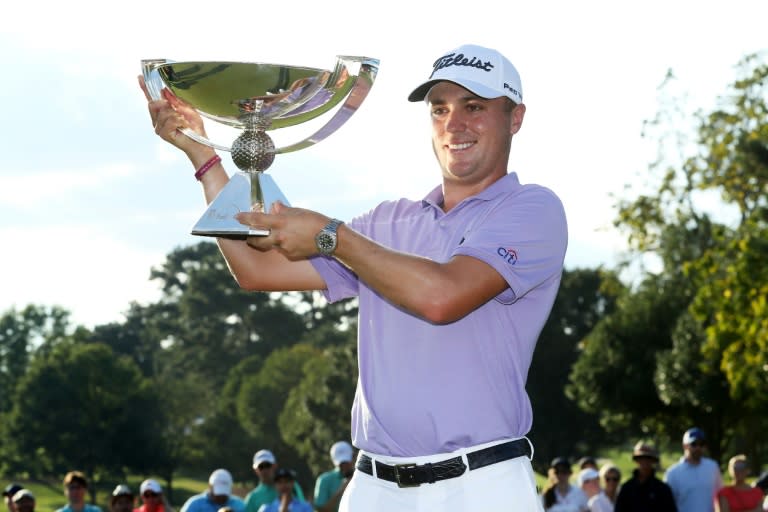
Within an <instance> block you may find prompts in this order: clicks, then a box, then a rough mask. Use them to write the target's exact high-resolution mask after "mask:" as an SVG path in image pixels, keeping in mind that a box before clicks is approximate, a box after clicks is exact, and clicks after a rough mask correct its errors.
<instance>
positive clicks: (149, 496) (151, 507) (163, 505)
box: [133, 478, 174, 512]
mask: <svg viewBox="0 0 768 512" xmlns="http://www.w3.org/2000/svg"><path fill="white" fill-rule="evenodd" d="M139 494H140V495H141V503H142V505H141V506H140V507H138V508H135V509H133V512H174V510H173V507H171V505H170V503H168V500H167V499H166V498H165V494H163V488H162V487H161V486H160V484H159V483H158V482H157V480H152V479H151V478H149V479H147V480H144V481H143V482H141V485H140V486H139Z"/></svg>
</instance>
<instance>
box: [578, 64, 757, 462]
mask: <svg viewBox="0 0 768 512" xmlns="http://www.w3.org/2000/svg"><path fill="white" fill-rule="evenodd" d="M739 73H740V76H739V78H737V80H736V81H735V82H734V83H733V84H732V86H731V88H730V90H729V91H728V93H727V94H726V95H724V96H723V97H722V98H721V99H720V102H719V105H718V107H717V108H716V109H714V110H713V111H712V112H711V113H709V114H703V113H701V112H700V113H698V114H697V115H696V116H695V118H694V119H696V121H697V124H698V125H697V126H696V133H697V135H698V137H697V139H696V140H695V141H694V142H693V143H691V142H690V141H689V140H687V138H686V137H685V136H680V135H679V132H678V134H677V135H675V134H673V135H675V136H673V137H670V136H669V134H668V133H662V136H661V137H658V140H659V146H660V147H663V146H665V142H668V141H670V140H671V141H677V148H676V149H677V151H678V155H677V161H674V159H673V158H672V157H670V155H673V154H674V153H673V152H668V153H667V155H666V156H665V157H664V158H660V159H659V160H658V161H657V162H654V163H653V164H652V166H651V171H652V172H651V173H650V174H649V176H650V177H652V178H654V177H656V178H658V181H657V183H655V185H654V184H651V185H650V187H649V188H650V191H649V192H648V193H645V194H642V195H640V196H638V197H636V198H634V199H629V200H623V201H621V202H620V203H619V215H618V218H617V221H616V223H617V225H618V226H619V227H621V228H622V229H624V230H625V231H626V233H627V237H628V240H629V242H630V247H631V249H632V251H631V253H630V255H629V257H630V259H632V260H634V261H644V262H647V261H649V260H648V258H647V255H652V256H653V258H652V259H651V261H652V260H654V259H655V261H656V262H657V265H656V266H657V270H655V272H653V273H652V272H649V271H648V270H647V268H646V267H639V268H641V270H642V271H644V272H645V275H643V276H641V277H640V278H639V279H638V280H637V281H638V282H640V283H641V284H640V285H639V286H638V287H637V288H636V290H633V291H632V292H631V293H630V294H629V295H628V297H627V299H626V300H622V302H621V303H620V308H619V309H620V310H621V311H619V312H618V314H617V315H612V316H611V317H610V318H608V319H606V320H605V322H604V323H601V325H598V328H597V329H596V332H595V333H593V335H591V336H590V337H588V339H587V341H589V342H591V344H593V345H596V347H595V349H594V352H592V351H591V350H589V353H587V351H585V355H586V356H587V357H586V359H585V361H584V362H583V364H582V362H581V361H580V362H579V365H580V366H579V368H578V372H580V374H574V376H573V378H572V383H573V393H574V395H575V396H577V397H578V398H579V400H580V403H581V405H582V406H583V407H587V408H592V409H595V408H599V407H603V408H605V410H604V412H603V420H604V421H605V422H608V423H611V422H613V423H615V424H616V425H619V424H622V425H628V424H631V423H633V422H635V423H636V424H638V425H643V426H644V427H645V428H648V429H652V428H655V429H658V430H661V431H663V429H664V426H665V425H670V421H671V420H672V419H673V418H676V419H677V421H678V422H682V421H685V422H693V423H696V424H699V425H708V427H707V428H708V429H709V430H710V433H711V435H712V440H713V441H715V447H714V448H715V454H716V455H719V454H720V453H722V452H724V451H725V450H732V449H733V447H735V446H745V445H749V448H750V454H751V456H752V457H755V456H757V457H760V456H761V454H762V456H763V457H764V456H765V453H766V443H764V442H762V443H759V442H758V443H751V444H750V443H744V442H743V439H744V437H749V436H753V437H758V436H754V434H755V433H756V432H760V431H762V430H764V428H765V427H766V426H768V425H767V424H766V420H765V419H762V418H764V416H765V415H764V414H761V413H760V411H764V410H765V408H766V406H768V399H766V398H765V392H764V391H765V389H767V388H768V372H766V371H765V368H766V363H767V362H768V321H767V320H766V317H767V315H766V313H768V309H767V308H766V306H765V303H766V299H765V297H766V296H767V295H768V272H767V271H766V267H765V265H764V263H763V262H764V261H765V260H766V256H768V245H767V244H766V242H765V240H766V234H768V233H766V225H767V224H768V222H767V221H768V214H766V211H767V208H768V199H766V198H767V197H768V195H767V194H766V192H768V144H767V143H766V140H768V116H767V115H766V114H768V107H767V106H766V97H767V95H766V83H767V81H766V79H767V78H768V66H766V65H765V63H764V62H763V59H762V57H761V56H757V55H753V56H748V57H747V58H745V59H744V60H743V61H742V62H741V63H740V68H739ZM673 78H674V77H673V76H672V75H671V74H670V75H669V77H668V79H669V80H668V82H667V84H665V86H666V85H668V84H669V83H670V82H672V80H673ZM669 104H670V105H674V104H675V103H674V102H670V103H669ZM674 116H676V119H675V117H674ZM685 118H686V117H684V116H683V115H680V112H679V111H675V108H674V107H672V108H671V110H670V111H667V112H661V113H660V115H659V116H657V119H656V120H654V121H653V122H651V123H649V125H648V127H649V128H653V129H657V130H658V129H661V130H665V129H670V128H671V129H678V127H679V126H682V124H681V123H680V121H681V120H684V119H685ZM712 197H719V199H720V201H721V203H720V205H721V206H720V208H719V211H713V209H712V208H711V207H709V206H707V205H709V204H711V198H712ZM707 199H709V200H707ZM727 212H731V213H732V214H731V215H728V214H727ZM733 213H735V215H734V214H733ZM654 289H657V290H654ZM654 295H657V296H656V297H654ZM643 304H645V305H643ZM638 309H639V310H640V311H638ZM643 311H645V312H646V313H647V312H651V311H652V312H654V314H653V315H649V314H643ZM633 317H637V318H643V319H644V320H645V321H648V322H654V324H653V325H651V324H649V325H648V327H649V329H650V331H651V332H650V333H648V334H647V338H648V340H647V341H646V345H649V348H651V349H652V350H655V351H658V354H657V355H656V356H655V357H654V358H653V359H654V361H650V360H648V358H646V359H645V360H644V364H643V369H642V370H641V371H639V372H638V371H636V370H633V371H632V372H630V371H629V370H631V367H630V366H627V367H626V369H627V370H628V371H627V373H628V374H629V375H632V374H635V373H636V374H637V375H638V377H637V378H630V379H629V380H630V381H633V380H634V381H636V383H637V384H638V385H640V384H641V381H642V386H641V387H637V388H636V389H638V390H639V389H642V390H643V392H642V397H644V398H645V401H644V400H643V399H642V397H641V396H638V395H633V394H627V395H625V396H624V400H629V401H631V402H633V405H634V406H635V408H634V411H627V410H625V408H624V407H621V406H618V407H617V406H616V404H619V402H620V400H618V398H617V399H616V400H613V401H606V400H605V398H606V396H605V395H602V396H601V395H599V392H598V391H597V390H596V389H595V388H594V387H593V386H594V385H595V384H596V382H597V380H598V378H597V377H598V376H599V375H600V373H602V372H604V370H601V369H599V365H600V364H601V361H600V360H598V359H596V358H595V357H596V356H595V353H596V352H599V351H601V350H607V349H610V348H615V349H616V351H617V354H616V355H614V356H609V355H605V356H603V357H604V358H610V357H614V361H619V362H620V364H618V365H617V367H621V366H622V365H624V364H629V361H628V360H626V358H625V355H623V354H622V352H626V353H627V354H630V353H631V350H632V349H628V348H627V346H628V345H629V346H631V345H632V344H631V343H629V344H628V343H627V342H626V341H625V342H622V343H621V347H619V346H616V344H617V342H618V341H619V340H620V339H621V335H622V333H623V332H626V327H628V326H629V325H632V324H635V325H636V324H637V323H638V322H637V320H633ZM659 320H661V321H660V322H659ZM638 327H639V326H638ZM638 334H639V333H638ZM632 339H635V340H637V342H639V341H640V336H637V337H634V336H633V337H632ZM649 341H650V343H649ZM611 343H613V344H614V347H611V346H610V344H611ZM635 355H637V354H635ZM590 363H591V364H593V365H594V366H595V369H593V370H590V369H589V368H588V366H589V365H590ZM643 373H645V375H644V376H643V375H642V374H643ZM590 375H591V377H590ZM651 376H652V378H653V386H654V388H655V389H651V388H649V386H648V381H649V379H650V378H651ZM578 377H587V379H586V380H587V381H588V382H591V383H590V384H589V385H586V384H584V382H582V383H578V382H577V380H578ZM579 386H581V389H578V388H579ZM590 386H592V387H591V388H590ZM623 390H624V391H626V392H629V391H630V390H628V389H626V386H625V387H624V388H623ZM595 393H597V396H600V398H598V399H593V402H594V403H590V394H595ZM654 397H655V398H656V399H659V400H660V401H661V403H662V404H664V405H665V406H666V408H665V409H663V410H662V409H660V411H662V412H656V413H655V414H654V411H653V409H652V408H649V407H648V406H651V405H652V404H653V400H654ZM665 416H666V420H667V421H666V422H664V421H662V419H664V417H665ZM654 418H655V419H654ZM668 435H669V436H670V437H671V438H673V439H675V440H677V439H678V436H679V432H675V433H674V435H672V433H668Z"/></svg>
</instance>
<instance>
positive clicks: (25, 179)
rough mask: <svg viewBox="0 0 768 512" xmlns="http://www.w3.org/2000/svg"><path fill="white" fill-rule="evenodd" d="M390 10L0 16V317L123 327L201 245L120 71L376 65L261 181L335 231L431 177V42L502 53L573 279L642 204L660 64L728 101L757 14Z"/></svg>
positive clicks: (567, 7) (38, 9) (656, 9)
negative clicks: (412, 96) (514, 73)
mask: <svg viewBox="0 0 768 512" xmlns="http://www.w3.org/2000/svg"><path fill="white" fill-rule="evenodd" d="M405 5H406V4H403V3H399V2H385V3H377V2H360V1H337V2H334V1H327V2H316V1H309V0H293V1H291V2H277V3H275V2H273V3H269V4H266V3H261V2H241V1H229V0H219V1H217V2H156V1H151V2H150V1H146V0H136V1H132V2H122V3H119V4H118V3H112V2H106V3H105V2H86V1H83V0H73V1H70V2H45V1H44V2H14V3H13V5H12V6H6V7H4V9H3V10H4V13H3V16H2V18H0V57H2V62H3V79H2V81H0V98H2V108H1V109H0V116H1V120H2V124H1V125H0V126H2V128H0V130H2V132H1V133H0V135H1V136H0V150H2V151H1V152H0V155H1V156H0V258H1V259H0V314H2V313H3V312H6V311H8V310H10V309H11V308H16V309H21V308H23V307H24V306H26V305H27V304H37V305H43V306H52V305H58V306H61V307H63V308H65V309H67V310H69V311H70V312H71V314H72V316H71V319H72V322H73V323H75V324H81V325H85V326H88V327H93V326H95V325H99V324H103V323H108V322H114V321H117V322H119V321H121V320H122V313H123V312H124V311H126V310H127V308H128V306H129V304H130V302H132V301H137V302H139V303H146V302H151V301H154V300H157V299H158V298H159V297H160V292H159V289H158V283H156V282H153V281H150V280H149V275H150V270H151V269H152V267H156V266H160V265H162V264H163V262H164V261H165V257H166V256H167V255H168V254H169V253H170V252H171V251H173V250H174V249H176V248H179V247H184V246H188V245H192V244H195V243H198V242H199V241H201V240H202V239H201V238H198V237H195V236H192V235H191V234H190V233H189V231H190V228H191V227H192V225H193V224H194V223H195V222H196V221H197V219H198V218H199V217H200V215H201V214H202V213H203V211H204V202H203V199H202V193H201V190H200V188H199V184H198V183H197V182H196V181H195V179H194V177H193V173H194V169H193V168H192V167H191V164H190V163H189V162H188V161H187V160H186V159H185V157H184V156H183V155H182V154H181V153H180V152H179V151H177V150H176V149H174V148H173V147H171V146H170V145H168V144H167V143H165V142H163V141H162V140H160V139H159V138H158V137H157V136H156V135H155V134H154V131H153V129H152V126H151V123H150V120H149V115H148V112H147V107H146V101H145V99H144V97H143V95H142V93H141V91H140V90H139V88H138V85H137V79H136V77H137V75H138V74H139V73H140V71H141V69H140V62H141V60H142V59H148V58H165V59H170V60H175V61H184V60H218V61H242V62H264V63H275V64H287V65H296V66H306V67H316V68H321V69H332V67H333V66H334V64H335V61H336V55H360V56H367V57H373V58H377V59H379V60H380V62H381V64H380V69H379V73H378V75H377V78H376V81H375V83H374V85H373V88H372V90H371V92H370V94H369V96H368V98H367V99H366V100H365V101H364V103H363V104H362V106H361V108H360V109H359V111H358V112H357V113H356V114H355V115H354V116H353V117H352V118H351V119H350V120H349V121H348V122H347V123H346V124H345V125H344V126H342V127H341V128H340V129H339V130H338V131H337V132H336V133H334V134H333V135H332V136H330V137H329V138H327V139H326V140H324V141H322V142H320V143H319V144H317V145H315V146H312V147H310V148H307V149H304V150H302V151H298V152H295V153H290V154H284V155H283V154H281V155H278V156H277V158H276V159H275V163H274V164H273V165H272V167H271V168H270V170H269V173H270V174H271V175H272V176H273V177H274V179H275V180H276V182H277V183H278V185H279V186H280V188H281V189H282V191H283V192H284V193H285V195H286V196H287V197H288V199H289V200H290V201H291V203H292V204H293V205H294V206H301V207H306V208H311V209H315V210H318V211H321V212H323V213H325V214H327V215H329V216H334V217H338V218H340V219H342V220H348V219H350V218H352V217H353V216H355V215H357V214H359V213H362V212H364V211H367V210H369V209H370V208H372V207H373V206H375V205H376V204H377V203H378V202H380V201H382V200H386V199H393V198H397V197H409V198H413V199H418V198H421V197H422V196H424V195H425V194H426V193H427V192H428V191H429V190H431V189H432V188H433V187H434V186H436V185H437V184H438V183H439V172H440V171H439V168H438V166H437V164H436V162H435V160H434V156H433V154H432V150H431V147H430V139H429V137H430V128H429V118H428V116H427V110H426V107H425V106H424V104H417V103H409V102H408V101H406V97H407V95H408V93H409V92H410V91H411V90H412V89H413V88H414V87H415V86H416V85H418V84H419V83H420V82H421V81H423V80H425V79H426V78H427V77H428V76H429V73H430V72H431V67H432V63H433V62H434V61H435V60H436V59H437V58H438V57H440V56H441V55H442V54H443V53H445V52H446V51H447V50H450V49H453V48H456V47H458V46H460V45H462V44H465V43H471V44H479V45H482V46H486V47H490V48H495V49H498V50H500V51H501V52H502V53H504V54H505V55H506V56H507V57H508V58H509V59H510V60H511V61H512V62H513V63H514V64H515V66H516V67H517V69H518V71H519V72H520V75H521V78H522V86H523V96H524V102H525V103H526V107H527V111H526V116H525V121H524V124H523V128H522V130H521V131H520V133H519V134H518V135H516V136H515V139H514V141H513V145H512V155H511V159H510V168H509V170H510V171H515V172H517V174H518V176H519V177H520V180H521V181H522V182H524V183H539V184H541V185H544V186H547V187H549V188H551V189H552V190H553V191H555V193H557V194H558V195H559V197H560V198H561V199H562V201H563V204H564V206H565V210H566V214H567V217H568V224H569V249H568V253H567V256H566V263H565V264H566V268H570V269H573V268H584V267H588V268H594V267H597V266H604V267H607V268H612V267H613V266H615V264H616V262H617V260H618V258H619V256H620V255H621V253H622V251H624V250H625V249H626V243H625V240H624V238H623V236H622V234H621V233H618V232H617V231H616V230H615V229H613V227H612V221H613V220H614V218H615V217H616V209H615V204H616V199H617V197H628V196H631V195H632V194H633V193H634V191H635V190H638V189H637V188H631V187H638V186H640V184H642V182H643V181H644V176H645V175H646V174H647V173H648V168H649V164H650V163H651V161H652V160H653V159H654V158H655V156H656V151H657V147H656V145H655V143H653V142H651V141H649V140H648V139H644V138H643V137H642V130H643V122H644V121H646V120H649V119H651V118H653V117H654V116H655V115H656V113H657V111H658V110H659V94H660V93H659V86H660V84H661V83H662V82H663V81H664V78H665V76H666V74H667V71H668V70H669V69H672V70H673V72H674V74H675V76H676V82H675V83H676V85H675V87H676V89H677V91H678V92H681V93H682V94H684V95H685V97H686V98H687V99H686V100H685V103H686V109H688V110H690V111H691V112H693V111H695V110H697V109H701V110H704V111H708V110H711V109H713V108H714V107H715V106H716V105H717V104H718V103H717V101H718V97H720V96H722V95H724V94H726V93H727V92H728V86H729V84H730V83H731V82H732V81H733V80H734V79H735V78H736V71H735V68H736V64H737V63H738V62H739V61H740V60H741V59H742V58H743V57H744V56H746V55H747V54H751V53H755V52H759V51H763V50H765V49H766V46H768V39H766V37H765V30H764V20H765V19H767V18H768V2H765V1H764V0H762V1H758V0H745V1H737V2H732V3H730V4H728V6H727V7H726V6H725V5H724V4H723V3H722V2H708V1H707V2H705V1H701V0H699V1H687V0H681V1H676V2H670V1H664V2H662V1H656V0H650V1H643V2H609V1H596V0H585V1H581V2H570V1H542V2H514V1H506V2H488V1H482V0H476V1H474V2H459V1H454V0H448V1H442V2H435V1H431V0H428V1H421V2H409V3H408V4H407V9H405V8H404V6H405ZM681 98H682V95H681ZM681 101H682V100H681ZM303 128H304V127H302V126H299V127H295V129H293V128H286V129H284V130H280V131H279V132H274V133H273V135H274V137H275V140H276V141H277V143H278V145H279V146H280V145H286V144H288V143H293V142H296V141H298V140H300V139H301V138H303V137H305V136H306V135H307V133H306V130H304V131H302V130H303ZM682 128H684V127H681V129H682ZM289 130H293V131H292V132H289ZM209 131H210V130H209ZM283 132H284V133H283ZM278 134H279V137H278ZM221 156H222V158H223V161H224V163H225V166H226V167H227V169H228V170H229V171H230V172H231V171H232V170H234V169H235V167H234V164H233V163H232V162H231V159H230V157H229V155H228V154H227V153H223V154H222V155H221ZM628 185H629V186H630V188H627V187H628ZM713 207H716V206H713Z"/></svg>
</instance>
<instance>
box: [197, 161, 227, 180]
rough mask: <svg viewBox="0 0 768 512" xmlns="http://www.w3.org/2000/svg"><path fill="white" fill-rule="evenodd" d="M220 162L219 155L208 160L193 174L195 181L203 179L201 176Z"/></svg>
mask: <svg viewBox="0 0 768 512" xmlns="http://www.w3.org/2000/svg"><path fill="white" fill-rule="evenodd" d="M219 162H221V157H220V156H219V155H213V156H212V157H211V159H210V160H208V161H207V162H205V163H204V164H203V165H202V166H200V168H199V169H198V170H197V172H195V178H196V179H197V181H200V180H201V179H203V175H204V174H205V173H207V172H208V171H209V170H210V169H211V167H213V166H214V165H216V164H217V163H219Z"/></svg>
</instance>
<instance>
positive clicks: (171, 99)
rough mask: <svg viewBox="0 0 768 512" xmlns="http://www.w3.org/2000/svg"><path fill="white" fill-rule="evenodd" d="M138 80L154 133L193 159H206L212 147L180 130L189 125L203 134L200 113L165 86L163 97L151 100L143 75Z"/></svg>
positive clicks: (212, 151) (211, 151) (203, 129)
mask: <svg viewBox="0 0 768 512" xmlns="http://www.w3.org/2000/svg"><path fill="white" fill-rule="evenodd" d="M138 79H139V87H141V90H142V91H144V96H145V97H146V98H147V107H148V108H149V117H150V119H151V120H152V126H153V127H154V129H155V133H156V134H157V135H159V136H160V138H161V139H163V140H165V141H167V142H169V143H170V144H172V145H174V146H176V147H177V148H179V149H181V150H182V151H184V153H186V154H187V156H188V157H189V158H190V160H192V161H193V162H195V161H200V160H202V161H206V160H207V159H208V158H210V157H211V156H213V154H214V150H213V149H212V148H211V147H209V146H206V145H205V144H200V143H199V142H197V141H195V140H193V139H191V138H189V137H187V136H186V135H184V134H183V133H182V132H181V130H182V129H183V128H189V129H191V130H192V131H194V132H195V133H197V134H199V135H202V136H203V137H205V136H206V134H205V126H204V125H203V119H202V118H201V117H200V114H198V113H197V111H196V110H195V109H194V108H192V107H191V106H189V105H188V104H186V103H184V102H183V101H182V100H180V99H179V98H177V97H176V96H175V95H174V94H173V93H172V92H171V91H169V90H168V89H163V91H162V95H163V99H160V100H153V99H152V97H151V96H150V95H149V91H148V90H147V85H146V84H145V83H144V77H143V76H141V75H139V77H138Z"/></svg>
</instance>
